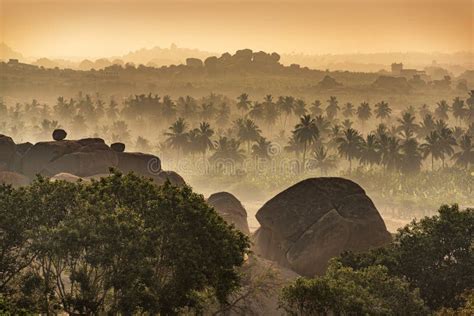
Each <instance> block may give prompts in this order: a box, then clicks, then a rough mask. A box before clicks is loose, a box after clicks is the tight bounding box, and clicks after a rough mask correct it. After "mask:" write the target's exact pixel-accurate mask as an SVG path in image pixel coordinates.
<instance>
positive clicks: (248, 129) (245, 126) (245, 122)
mask: <svg viewBox="0 0 474 316" xmlns="http://www.w3.org/2000/svg"><path fill="white" fill-rule="evenodd" d="M235 124H236V127H237V137H238V138H239V140H240V141H241V142H245V143H247V152H248V153H250V144H251V143H252V142H254V141H257V140H259V139H260V137H261V135H260V134H261V132H262V131H261V130H260V128H259V127H258V125H257V124H255V122H254V121H252V120H251V119H238V120H237V121H235Z"/></svg>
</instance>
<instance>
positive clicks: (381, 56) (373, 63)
mask: <svg viewBox="0 0 474 316" xmlns="http://www.w3.org/2000/svg"><path fill="white" fill-rule="evenodd" d="M394 62H401V63H403V64H404V66H405V68H415V69H424V68H425V67H433V66H438V67H442V68H445V69H447V70H448V71H449V72H452V73H453V74H455V75H459V74H461V73H463V72H464V71H466V70H470V69H474V52H457V53H450V54H447V53H436V52H433V53H424V52H387V53H372V54H369V53H354V54H319V55H317V54H311V55H309V54H296V53H293V54H282V55H281V63H282V64H284V65H290V64H300V65H301V66H306V67H309V68H313V69H322V70H324V69H330V70H342V71H345V70H347V71H354V72H376V71H379V70H381V69H384V70H389V68H390V65H391V64H392V63H394Z"/></svg>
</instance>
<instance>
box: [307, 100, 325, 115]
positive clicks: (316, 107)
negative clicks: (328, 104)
mask: <svg viewBox="0 0 474 316" xmlns="http://www.w3.org/2000/svg"><path fill="white" fill-rule="evenodd" d="M309 111H310V112H311V115H312V116H318V115H321V114H323V109H322V108H321V101H319V100H315V101H314V102H313V103H312V104H311V107H310V108H309Z"/></svg>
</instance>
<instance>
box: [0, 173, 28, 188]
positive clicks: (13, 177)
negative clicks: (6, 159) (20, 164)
mask: <svg viewBox="0 0 474 316" xmlns="http://www.w3.org/2000/svg"><path fill="white" fill-rule="evenodd" d="M29 183H30V179H29V178H28V177H26V176H24V175H22V174H20V173H17V172H12V171H0V184H6V185H11V186H13V187H14V188H18V187H21V186H25V185H28V184H29Z"/></svg>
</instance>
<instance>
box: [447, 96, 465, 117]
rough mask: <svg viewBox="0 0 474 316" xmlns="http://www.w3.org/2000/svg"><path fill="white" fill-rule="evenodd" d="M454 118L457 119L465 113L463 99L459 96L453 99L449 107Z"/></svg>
mask: <svg viewBox="0 0 474 316" xmlns="http://www.w3.org/2000/svg"><path fill="white" fill-rule="evenodd" d="M451 111H452V112H453V116H454V118H455V119H456V120H457V121H458V123H459V121H460V120H461V119H462V118H463V117H464V116H465V115H466V108H465V107H464V101H463V100H461V99H460V98H459V97H456V98H455V99H454V100H453V105H452V107H451Z"/></svg>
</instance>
